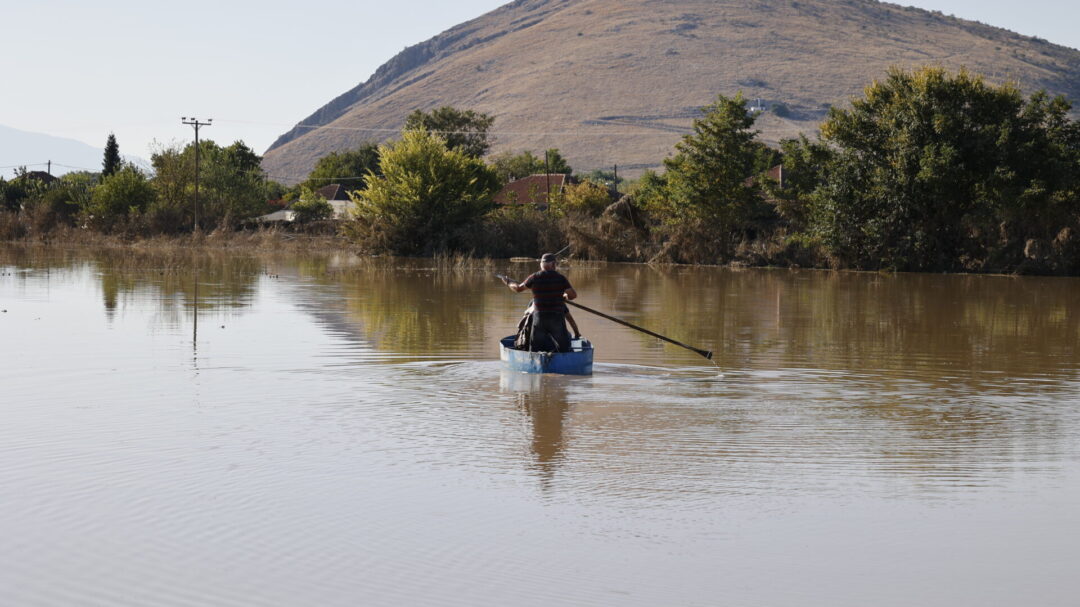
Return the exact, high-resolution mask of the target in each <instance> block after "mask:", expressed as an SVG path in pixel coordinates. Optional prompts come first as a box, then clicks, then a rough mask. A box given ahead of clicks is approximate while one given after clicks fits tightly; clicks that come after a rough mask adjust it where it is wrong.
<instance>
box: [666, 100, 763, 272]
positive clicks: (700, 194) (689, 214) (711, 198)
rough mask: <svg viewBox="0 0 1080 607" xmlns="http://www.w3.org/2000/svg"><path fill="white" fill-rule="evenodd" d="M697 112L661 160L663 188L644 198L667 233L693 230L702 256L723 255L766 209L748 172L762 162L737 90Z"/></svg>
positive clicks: (749, 119) (702, 257) (753, 171)
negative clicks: (671, 151) (687, 129)
mask: <svg viewBox="0 0 1080 607" xmlns="http://www.w3.org/2000/svg"><path fill="white" fill-rule="evenodd" d="M702 111H703V112H704V115H703V116H702V117H701V118H699V119H697V120H695V121H694V124H693V133H691V134H689V135H686V136H684V137H683V138H682V140H681V141H680V142H679V143H678V144H676V146H675V149H676V153H675V155H674V156H672V157H671V158H667V159H665V160H664V165H665V167H666V168H667V172H666V173H665V174H664V177H663V179H662V183H663V189H662V191H660V192H653V193H652V195H650V196H649V197H648V203H647V204H648V209H649V211H650V212H651V213H652V214H653V216H654V217H656V218H658V219H659V220H660V222H661V224H663V225H664V226H666V228H667V230H668V231H669V232H670V233H672V234H683V235H685V234H687V233H693V234H695V235H696V236H695V240H696V242H698V243H700V244H701V245H702V246H701V252H700V254H698V255H697V257H696V258H695V260H701V261H703V260H706V259H710V258H711V259H716V258H717V257H720V258H722V257H724V256H726V255H728V254H729V253H730V251H731V248H732V246H733V245H734V244H735V243H736V240H737V237H738V236H739V234H740V232H741V231H742V230H744V228H745V227H746V225H747V222H749V221H750V220H752V219H754V218H756V217H757V215H759V214H761V213H764V212H765V210H766V209H765V207H764V205H763V203H762V202H761V197H760V195H759V189H758V187H757V186H756V185H755V184H754V182H753V181H752V180H751V179H750V177H752V176H753V175H754V174H755V172H756V171H758V170H760V169H761V167H762V166H763V165H766V164H767V161H766V160H767V159H765V160H763V157H764V156H766V154H764V153H763V150H762V148H763V147H764V146H763V145H762V144H761V143H759V142H757V141H755V137H756V136H757V131H755V130H753V128H752V127H753V124H754V118H755V117H754V115H752V114H751V113H749V112H748V111H747V108H746V100H745V99H743V98H742V96H741V95H739V96H736V97H734V98H728V97H725V96H723V95H721V96H719V97H718V98H717V100H716V102H715V103H713V104H712V105H709V106H707V107H705V108H702ZM657 194H659V195H657Z"/></svg>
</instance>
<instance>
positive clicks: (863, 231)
mask: <svg viewBox="0 0 1080 607" xmlns="http://www.w3.org/2000/svg"><path fill="white" fill-rule="evenodd" d="M1070 111H1071V107H1070V105H1069V104H1068V102H1067V101H1066V100H1065V99H1063V98H1060V97H1057V98H1051V97H1049V96H1047V95H1046V94H1045V93H1042V92H1038V93H1035V94H1033V95H1031V96H1029V97H1026V98H1025V97H1024V96H1023V95H1022V94H1021V93H1020V91H1019V90H1018V89H1017V88H1016V87H1015V86H1013V85H1011V84H1004V85H991V84H989V83H987V82H985V81H984V80H983V79H982V78H981V77H979V76H977V75H975V74H971V73H969V72H967V71H960V72H958V73H950V72H948V71H946V70H944V69H941V68H924V69H921V70H916V71H910V72H909V71H903V70H892V71H890V72H889V73H888V74H887V77H886V78H885V79H883V80H881V81H878V82H875V83H873V84H872V85H871V86H869V87H867V89H866V90H865V94H864V96H863V97H861V98H858V99H854V100H853V101H852V104H851V106H850V107H849V108H846V109H840V108H832V109H831V110H830V111H829V114H828V116H827V118H826V119H825V121H824V122H823V123H822V124H821V126H820V135H819V136H818V137H816V138H815V139H810V138H808V137H805V136H802V137H800V138H798V139H792V140H786V141H783V142H781V145H780V146H779V149H774V148H770V147H769V146H766V145H764V144H763V143H762V142H761V141H759V140H758V138H757V132H756V131H755V130H754V128H753V127H754V121H755V118H756V114H754V113H752V112H749V111H748V108H747V103H746V100H745V99H743V98H742V97H741V96H736V97H734V98H728V97H724V96H720V97H718V98H717V100H716V101H715V103H713V104H712V105H710V106H708V107H706V108H703V114H702V116H701V117H700V118H699V119H698V120H696V121H695V122H694V124H693V129H692V132H691V133H689V134H688V135H686V136H685V137H683V138H682V140H681V141H680V142H679V143H678V144H677V145H676V146H675V149H674V150H673V153H672V155H671V156H670V157H669V158H667V159H666V160H664V171H663V172H662V173H657V172H648V173H646V174H645V175H644V176H642V177H641V178H640V179H639V180H637V181H636V182H635V183H632V184H629V186H628V187H627V188H624V189H625V190H626V191H629V192H630V197H629V198H628V199H626V200H623V201H622V202H621V203H620V204H619V205H614V206H610V203H611V202H612V197H611V190H610V189H609V188H608V187H607V186H608V185H610V184H603V182H604V181H605V180H607V179H608V178H609V177H613V176H612V175H605V174H603V173H596V174H594V175H592V176H591V177H592V179H591V180H590V179H585V180H584V181H583V182H582V183H581V184H579V185H576V186H572V187H570V188H568V189H566V190H561V191H560V192H558V193H557V194H556V195H555V196H554V197H553V198H552V199H551V206H552V208H551V209H548V210H547V211H545V212H541V211H540V210H539V209H534V208H531V207H529V206H528V205H508V206H507V207H502V208H496V206H495V205H494V203H493V202H492V201H493V197H494V194H495V192H496V191H497V190H498V188H499V187H501V185H503V184H505V183H506V182H507V181H509V180H510V179H511V178H512V177H520V176H524V175H528V174H532V173H538V172H539V173H542V172H545V171H547V172H563V173H570V172H572V170H571V168H570V166H569V165H568V164H567V163H566V160H565V159H564V158H563V157H562V156H561V155H560V154H559V152H558V150H555V149H552V150H547V151H545V152H543V153H542V156H540V155H535V154H534V153H532V152H531V151H526V152H522V153H519V154H509V153H502V154H497V155H491V156H486V155H487V152H488V151H489V147H490V145H489V140H488V131H489V129H490V127H491V126H492V124H493V118H491V117H490V116H487V115H485V114H482V113H478V112H473V111H462V110H457V109H454V108H450V107H445V108H439V109H437V110H435V111H432V112H430V113H428V112H421V111H416V112H413V113H412V114H410V115H409V117H408V118H407V120H406V128H405V130H404V133H403V135H402V137H401V138H400V139H399V140H395V141H391V142H388V143H385V144H383V145H376V144H374V143H371V144H365V145H363V146H360V147H359V148H357V149H355V150H348V151H342V152H337V153H333V154H330V155H328V156H326V157H324V158H323V159H321V160H320V161H319V162H318V164H317V165H316V167H315V169H314V171H313V172H312V173H311V174H310V175H309V176H308V178H307V180H305V181H304V182H303V183H301V184H299V185H298V186H296V187H295V188H292V189H291V190H286V189H285V188H283V187H281V186H278V185H277V184H273V183H272V182H268V181H267V180H265V178H264V177H263V174H262V172H261V170H260V169H259V161H260V159H259V157H258V156H257V155H256V154H254V152H252V151H251V150H250V149H248V148H247V147H246V146H244V145H243V143H240V142H237V143H235V144H233V145H232V146H229V147H219V146H217V145H216V144H214V143H213V142H209V141H208V142H202V143H201V144H200V145H201V146H202V147H201V149H200V154H201V158H203V159H204V160H203V163H202V170H201V186H200V201H201V204H202V213H201V215H202V216H203V217H205V218H206V222H207V225H220V224H224V223H229V222H230V221H231V220H232V219H241V218H247V217H251V216H252V215H255V214H257V213H260V212H264V211H266V210H267V206H266V201H267V200H270V199H275V198H284V199H286V200H289V201H296V202H295V203H293V208H294V210H297V212H298V213H301V215H302V216H303V217H309V218H318V217H321V216H325V215H326V213H327V212H328V206H327V205H326V204H325V201H322V200H321V199H320V198H319V197H318V195H317V194H315V190H317V189H318V188H319V187H321V186H324V185H327V183H342V184H343V185H345V187H346V189H347V190H351V191H352V194H351V195H352V198H353V200H354V202H355V205H354V211H355V213H354V215H355V217H354V219H355V220H354V221H350V222H346V224H345V226H344V231H345V233H346V235H347V236H349V237H350V238H352V239H353V240H354V242H356V243H357V244H358V245H359V246H361V247H362V248H364V249H366V250H370V251H373V252H374V251H378V252H390V253H398V254H427V253H432V252H437V251H446V250H458V251H472V252H474V253H478V254H488V255H505V254H522V253H524V254H535V253H536V251H537V250H539V249H540V248H551V245H555V244H558V245H559V246H557V247H555V248H561V246H562V245H564V244H566V243H567V242H570V243H572V244H574V245H575V250H576V251H577V252H579V253H582V254H588V255H594V256H597V257H606V258H609V259H625V260H666V261H677V262H689V263H727V262H731V261H737V260H742V261H746V262H749V263H774V264H793V263H797V264H800V265H807V264H808V265H818V266H832V267H851V268H863V269H894V270H934V271H939V270H940V271H1001V270H1009V271H1017V270H1021V271H1027V270H1030V271H1040V272H1059V273H1077V272H1080V238H1078V236H1077V231H1078V230H1080V124H1078V123H1077V122H1076V121H1075V120H1073V119H1072V118H1071V117H1070ZM114 144H115V141H114V140H110V145H109V146H107V153H106V162H105V163H104V165H105V168H106V170H103V172H102V174H101V175H100V176H98V175H85V174H75V175H70V176H65V179H63V180H61V181H60V182H59V184H60V185H59V186H53V187H52V188H39V189H36V190H35V189H34V187H31V186H28V185H27V184H26V183H16V182H18V181H19V180H18V179H17V180H15V181H13V182H3V181H2V180H0V202H3V204H4V205H5V206H7V207H8V208H9V209H11V208H14V207H15V206H18V200H19V199H20V198H21V199H22V200H24V201H25V200H26V199H33V200H36V201H39V203H38V204H40V205H43V206H46V207H48V208H50V209H60V210H63V211H64V213H66V214H67V215H68V216H71V217H80V218H82V219H83V220H84V221H86V222H91V223H92V222H95V221H96V222H99V223H100V224H101V225H102V226H103V227H105V228H107V227H108V225H109V223H110V222H115V221H117V218H120V219H126V220H129V221H130V219H131V218H135V217H137V218H140V220H141V221H143V223H144V224H145V225H152V226H153V227H154V229H158V230H161V231H168V230H176V229H181V228H182V227H185V226H190V225H191V219H192V218H191V217H190V213H191V212H192V209H193V205H192V194H193V192H192V190H193V183H194V162H193V155H194V148H193V145H188V146H186V147H184V148H176V149H168V150H163V151H161V152H159V153H157V154H155V155H154V157H153V165H154V174H153V176H152V177H150V176H148V175H146V174H144V173H143V172H141V171H139V170H138V169H136V168H134V167H131V166H124V165H122V163H119V164H117V161H116V160H115V159H116V158H118V154H116V153H115V149H113V153H110V152H108V148H110V147H111V148H114V147H115V145H114ZM485 156H486V158H485ZM109 158H113V159H114V160H113V161H110V160H109ZM776 165H782V166H783V180H782V183H781V182H780V181H776V180H773V179H771V178H769V177H768V175H767V171H768V170H769V169H770V167H774V166H776ZM110 166H111V168H110ZM343 178H345V179H343ZM35 187H36V186H35ZM23 206H25V204H23ZM609 206H610V208H609ZM95 225H96V224H95Z"/></svg>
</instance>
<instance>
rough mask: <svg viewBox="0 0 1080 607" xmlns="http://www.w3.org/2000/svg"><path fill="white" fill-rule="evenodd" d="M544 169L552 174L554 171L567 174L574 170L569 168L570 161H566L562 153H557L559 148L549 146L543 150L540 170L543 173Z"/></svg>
mask: <svg viewBox="0 0 1080 607" xmlns="http://www.w3.org/2000/svg"><path fill="white" fill-rule="evenodd" d="M545 169H546V170H547V172H548V173H551V174H553V175H554V174H555V173H561V174H563V175H569V174H571V173H573V172H574V169H572V168H570V163H568V162H566V159H565V158H563V155H562V154H560V153H559V148H549V149H548V150H547V151H546V152H544V158H543V159H542V164H541V165H540V172H541V173H543V172H544V170H545Z"/></svg>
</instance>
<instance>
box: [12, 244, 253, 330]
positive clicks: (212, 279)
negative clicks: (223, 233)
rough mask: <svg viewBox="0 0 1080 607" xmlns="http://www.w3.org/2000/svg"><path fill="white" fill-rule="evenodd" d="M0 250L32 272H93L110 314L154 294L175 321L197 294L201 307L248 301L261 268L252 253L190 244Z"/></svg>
mask: <svg viewBox="0 0 1080 607" xmlns="http://www.w3.org/2000/svg"><path fill="white" fill-rule="evenodd" d="M0 254H2V255H3V259H5V260H7V262H8V263H11V264H13V265H15V266H16V267H20V268H25V269H33V270H35V271H41V270H45V271H56V272H70V273H72V274H76V273H81V272H87V271H88V272H91V273H92V274H93V275H94V276H96V278H97V280H98V281H99V283H100V286H101V293H102V300H103V304H104V306H105V310H106V311H107V312H108V313H109V314H110V315H112V314H113V313H114V312H115V311H116V310H117V309H118V308H119V307H121V306H122V305H123V303H124V300H125V299H128V298H136V299H145V298H147V297H148V294H153V299H154V301H156V302H158V304H159V305H160V306H161V309H162V312H163V313H164V314H165V315H166V316H173V317H175V319H174V320H177V319H179V318H181V317H183V316H184V315H185V314H186V313H188V312H189V311H190V310H191V308H192V307H193V306H194V305H195V302H196V299H197V300H198V307H199V309H200V310H218V309H233V308H239V307H244V306H247V305H249V303H250V302H251V300H252V298H253V296H254V294H255V287H256V283H257V281H258V277H259V273H260V271H261V267H262V262H261V261H260V260H259V259H258V258H256V257H248V256H237V255H236V254H235V253H227V252H219V251H209V252H207V251H192V250H188V249H168V250H160V251H159V250H134V249H77V250H75V249H58V248H51V247H19V248H14V247H9V248H5V249H4V250H3V251H2V253H0ZM196 279H197V280H198V297H196Z"/></svg>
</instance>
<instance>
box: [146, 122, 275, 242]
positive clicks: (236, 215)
mask: <svg viewBox="0 0 1080 607" xmlns="http://www.w3.org/2000/svg"><path fill="white" fill-rule="evenodd" d="M261 160H262V159H261V158H260V157H259V155H258V154H256V153H255V152H254V151H252V149H251V148H249V147H248V146H247V145H245V144H244V142H242V141H237V142H234V143H233V144H232V145H229V146H226V147H221V146H219V145H217V144H216V143H214V141H213V140H210V139H205V140H202V141H200V142H199V223H200V224H201V225H203V226H204V227H209V226H213V225H218V224H220V223H221V222H222V221H224V220H226V219H231V220H242V219H245V218H249V217H253V216H255V215H258V214H259V213H262V212H263V211H264V210H265V206H266V201H267V199H268V193H267V191H268V188H267V182H266V180H265V175H264V174H263V172H262V168H261V167H260V162H261ZM151 162H152V163H153V166H154V172H155V177H154V187H155V189H156V190H157V194H158V196H157V202H156V204H155V207H154V210H155V211H158V212H160V213H170V214H172V215H174V216H175V217H176V223H178V224H182V225H186V226H190V225H191V224H192V220H193V217H192V215H193V213H194V195H195V144H194V143H189V144H188V145H186V146H185V147H183V148H176V147H174V148H168V149H164V150H161V151H159V152H157V153H155V154H154V155H153V156H151Z"/></svg>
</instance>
